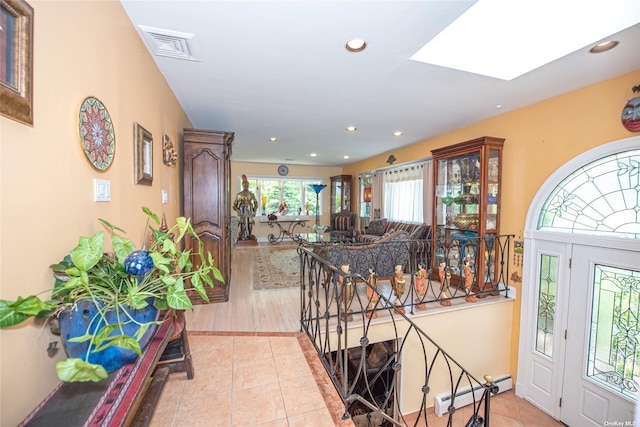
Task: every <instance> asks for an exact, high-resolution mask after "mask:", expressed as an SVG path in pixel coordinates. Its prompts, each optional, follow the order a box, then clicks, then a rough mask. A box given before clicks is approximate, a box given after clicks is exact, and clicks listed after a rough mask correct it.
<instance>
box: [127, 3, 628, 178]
mask: <svg viewBox="0 0 640 427" xmlns="http://www.w3.org/2000/svg"><path fill="white" fill-rule="evenodd" d="M511 1H513V0H511ZM541 1H547V0H541ZM549 1H551V0H549ZM556 1H558V0H556ZM590 1H591V0H583V1H582V2H581V3H580V4H581V5H582V7H587V6H585V5H588V4H589V3H590ZM618 1H623V2H625V1H627V2H637V4H640V2H638V1H637V0H615V1H612V0H609V4H615V3H616V2H618ZM121 3H122V4H123V6H124V8H125V10H126V12H127V13H128V15H129V17H130V18H131V21H132V22H133V24H134V26H136V28H137V29H138V31H139V32H140V34H141V36H142V37H143V39H144V40H145V43H146V44H147V47H149V49H150V51H151V53H152V56H153V58H154V60H155V61H156V63H157V64H158V67H159V69H160V71H161V72H162V73H163V74H164V76H165V78H166V79H167V82H168V83H169V85H170V86H171V88H172V89H173V91H174V93H175V94H176V97H177V99H178V101H179V102H180V103H181V105H182V107H183V109H184V110H185V112H186V113H187V115H188V116H189V119H190V120H191V122H192V123H193V126H194V127H196V128H200V129H211V130H223V131H232V132H235V142H234V146H233V157H232V159H233V160H234V161H246V162H268V163H287V164H301V165H333V166H336V165H338V166H341V165H345V164H348V163H352V162H354V161H359V160H362V159H366V158H369V157H371V156H374V155H377V154H381V153H386V152H393V148H394V147H400V146H404V145H408V144H412V143H414V142H417V141H421V140H424V139H426V138H430V137H433V136H436V135H439V134H442V133H446V132H448V131H451V130H453V129H457V128H460V127H463V126H466V125H469V124H473V123H475V122H478V121H481V120H483V119H486V118H488V117H492V116H495V115H498V114H502V113H504V112H507V111H510V110H514V109H517V108H520V107H523V106H526V105H529V104H532V103H535V102H537V101H540V100H543V99H546V98H550V97H553V96H557V95H560V94H563V93H566V92H569V91H572V90H575V89H578V88H581V87H584V86H587V85H590V84H593V83H595V82H598V81H602V80H606V79H609V78H613V77H616V76H619V75H622V74H625V73H628V72H630V71H633V70H638V69H640V24H638V22H640V18H639V19H635V20H633V21H634V22H635V23H636V24H635V25H633V26H631V27H629V28H627V29H626V30H623V31H622V32H619V33H616V34H612V35H611V37H603V38H602V39H599V40H594V41H593V42H594V43H593V44H595V43H596V42H599V41H606V40H608V39H609V38H614V39H615V40H618V41H619V42H620V44H619V46H618V47H617V48H615V49H613V50H612V51H609V52H606V53H603V54H599V55H592V54H589V53H588V52H587V51H588V48H589V47H591V45H592V44H591V43H590V44H589V45H588V46H582V47H581V48H579V49H578V50H576V51H575V52H573V53H570V54H568V55H566V56H564V57H562V58H560V59H558V60H555V61H553V62H551V63H549V64H547V65H544V66H542V67H540V68H537V69H535V70H533V71H531V72H528V73H526V74H524V75H522V76H520V77H517V78H515V79H513V80H511V81H505V80H500V79H496V78H491V77H485V76H481V75H478V74H472V73H468V72H464V71H458V70H454V69H450V68H444V67H441V66H436V65H430V64H426V63H421V62H417V61H413V60H411V59H410V57H411V56H412V55H414V54H415V53H416V52H417V51H418V50H419V49H420V48H421V47H423V46H424V45H425V44H426V43H427V42H429V41H430V40H431V39H432V38H434V37H435V36H436V35H437V34H438V33H440V32H441V31H442V30H443V29H444V28H445V27H447V25H448V24H450V23H451V22H452V21H453V20H455V19H456V18H457V17H458V16H459V15H461V14H462V13H463V12H465V10H466V9H468V8H469V7H471V6H472V5H473V4H474V3H475V1H463V0H444V1H430V0H426V1H415V0H414V1H365V0H352V1H335V0H334V1H309V0H299V1H268V0H263V1H238V0H236V1H220V0H217V1H184V0H183V1H177V0H173V1H148V0H144V1H141V0H135V1H133V0H131V1H130V0H121ZM639 16H640V15H639ZM580 19H581V8H579V7H577V8H576V13H575V20H576V21H575V22H578V21H579V20H580ZM545 24H546V23H545V22H539V25H538V26H537V28H539V30H540V31H541V32H544V31H545ZM596 25H597V24H596ZM139 26H144V27H147V31H148V30H149V28H151V29H154V30H152V32H155V33H156V34H158V33H166V34H167V36H163V37H162V38H160V37H159V36H157V35H156V36H154V37H149V36H148V35H147V33H146V32H145V31H142V29H141V27H139ZM571 28H572V23H571V21H568V22H566V26H565V31H566V32H567V34H569V33H570V32H571ZM354 37H360V38H363V39H365V40H366V41H367V43H368V47H367V49H366V50H365V51H363V52H361V53H355V54H354V53H350V52H348V51H347V50H346V49H345V48H344V44H345V43H346V41H347V40H348V39H351V38H354ZM504 37H509V38H512V37H514V35H513V34H504ZM496 42H499V40H496ZM543 47H544V46H541V48H543ZM158 52H160V54H159V53H158ZM167 54H169V55H171V56H174V57H167V56H164V55H167ZM175 56H178V57H182V58H181V59H177V58H175ZM189 56H191V57H192V58H191V59H185V58H189ZM638 83H640V82H638ZM612 96H615V97H620V98H621V99H620V109H622V107H623V102H624V101H625V98H624V94H612ZM497 105H501V106H502V107H501V108H500V109H498V108H496V106H497ZM347 126H355V127H357V129H358V130H357V132H353V133H348V132H346V131H345V128H346V127H347ZM397 130H399V131H402V132H403V133H404V134H403V135H402V136H401V137H395V136H393V132H394V131H397ZM495 136H500V135H495ZM270 137H277V138H278V141H277V142H275V143H273V142H269V138H270ZM312 152H315V153H317V157H310V156H309V154H310V153H312ZM424 154H425V157H427V156H429V154H430V153H424ZM344 155H349V156H350V158H349V159H347V160H345V159H343V156H344ZM398 160H399V161H400V162H403V161H405V160H408V159H398Z"/></svg>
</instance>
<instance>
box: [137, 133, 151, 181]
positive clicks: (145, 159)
mask: <svg viewBox="0 0 640 427" xmlns="http://www.w3.org/2000/svg"><path fill="white" fill-rule="evenodd" d="M133 141H134V143H133V144H134V146H133V163H134V165H133V168H134V172H135V173H134V179H135V183H136V184H142V185H151V183H152V182H153V137H152V136H151V132H149V131H148V130H146V129H145V128H143V127H142V126H140V124H139V123H134V125H133Z"/></svg>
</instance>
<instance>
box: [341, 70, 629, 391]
mask: <svg viewBox="0 0 640 427" xmlns="http://www.w3.org/2000/svg"><path fill="white" fill-rule="evenodd" d="M638 83H640V70H637V71H634V72H632V73H629V74H626V75H623V76H620V77H618V78H615V79H611V80H607V81H604V82H600V83H597V84H594V85H592V86H588V87H586V88H582V89H579V90H576V91H573V92H570V93H567V94H564V95H561V96H557V97H555V98H550V99H547V100H544V101H541V102H539V103H536V104H533V105H530V106H528V107H526V108H521V109H519V110H515V111H512V112H509V113H505V114H502V115H500V116H497V117H494V118H491V119H488V120H484V121H482V122H479V123H476V124H472V125H469V126H467V127H464V128H461V129H458V130H455V131H453V132H449V133H446V134H444V135H440V136H437V137H435V138H431V139H428V140H425V141H421V142H418V143H416V144H413V145H410V146H407V147H403V148H397V149H394V150H393V151H389V152H388V153H384V154H382V155H379V156H376V157H373V158H371V159H368V160H366V161H362V162H359V163H354V164H351V165H348V166H345V167H344V168H343V170H344V173H346V174H352V175H355V176H357V175H358V173H362V172H365V171H369V170H375V169H377V168H382V167H385V166H387V164H386V163H385V161H386V159H387V157H388V156H389V154H393V155H395V157H396V158H397V159H398V162H399V163H403V162H407V161H411V160H413V159H420V158H424V157H428V156H430V155H431V150H433V149H435V148H440V147H446V146H448V145H452V144H455V143H459V142H463V141H467V140H470V139H473V138H477V137H480V136H494V137H500V138H505V143H504V151H503V169H502V206H501V213H502V215H501V218H500V221H501V229H500V232H501V234H514V235H515V236H516V238H517V237H519V236H520V237H521V236H522V232H523V228H524V223H525V217H526V214H527V210H528V209H529V204H530V203H531V200H532V199H533V197H534V195H535V193H536V192H537V191H538V189H539V188H540V186H541V185H542V184H543V183H544V181H545V180H546V179H547V178H548V177H549V176H550V175H551V174H552V173H553V172H554V171H555V170H556V169H558V168H559V167H560V166H562V165H563V164H564V163H566V162H567V161H569V160H570V159H572V158H573V157H575V156H577V155H578V154H581V153H583V152H585V151H588V150H590V149H592V148H594V147H597V146H598V145H602V144H605V143H608V142H611V141H616V140H619V139H623V138H628V137H630V136H634V133H632V132H629V131H627V130H626V129H625V128H624V127H623V126H622V124H621V122H620V113H621V112H622V108H623V107H624V105H625V103H626V100H627V97H629V95H630V94H631V93H632V92H631V87H632V86H635V85H637V84H638ZM635 135H637V134H635ZM356 183H357V182H356ZM356 191H360V190H359V189H357V190H356ZM525 251H526V248H525ZM511 262H513V260H511ZM510 268H511V271H514V269H515V271H517V272H518V273H519V274H520V275H522V269H521V268H520V267H515V266H514V265H511V267H510ZM510 284H511V285H512V286H514V287H515V288H516V289H517V292H518V294H519V295H520V294H521V292H520V291H521V285H520V283H510ZM529 285H530V284H527V283H523V284H522V286H529ZM512 321H513V325H512V326H513V329H512V331H513V332H512V335H511V372H510V373H511V374H512V375H513V377H514V379H515V374H516V370H517V361H518V339H519V326H520V302H519V301H517V302H516V303H515V304H514V312H513V319H512ZM445 348H446V346H445Z"/></svg>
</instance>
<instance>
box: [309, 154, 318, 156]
mask: <svg viewBox="0 0 640 427" xmlns="http://www.w3.org/2000/svg"><path fill="white" fill-rule="evenodd" d="M309 155H310V156H311V157H316V156H317V155H318V154H316V153H311V154H309Z"/></svg>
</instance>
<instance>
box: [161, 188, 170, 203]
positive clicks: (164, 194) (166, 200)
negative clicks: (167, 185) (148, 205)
mask: <svg viewBox="0 0 640 427" xmlns="http://www.w3.org/2000/svg"><path fill="white" fill-rule="evenodd" d="M167 203H169V193H167V190H162V204H163V205H166V204H167Z"/></svg>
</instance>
